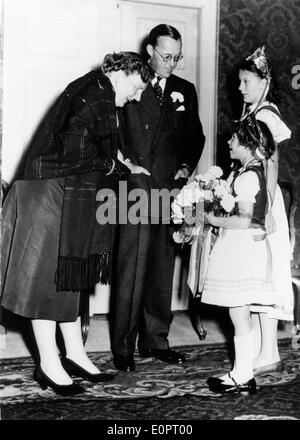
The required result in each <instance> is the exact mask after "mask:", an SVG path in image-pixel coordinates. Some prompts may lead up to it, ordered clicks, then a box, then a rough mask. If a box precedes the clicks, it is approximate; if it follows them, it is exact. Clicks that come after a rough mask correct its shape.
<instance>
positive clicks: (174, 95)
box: [171, 92, 184, 102]
mask: <svg viewBox="0 0 300 440" xmlns="http://www.w3.org/2000/svg"><path fill="white" fill-rule="evenodd" d="M171 98H172V100H173V102H176V101H179V102H184V96H183V94H182V93H180V92H172V93H171Z"/></svg>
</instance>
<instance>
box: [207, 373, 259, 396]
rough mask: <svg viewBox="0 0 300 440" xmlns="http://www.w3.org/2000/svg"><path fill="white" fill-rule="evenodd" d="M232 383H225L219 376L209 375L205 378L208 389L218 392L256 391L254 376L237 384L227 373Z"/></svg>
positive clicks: (250, 392)
mask: <svg viewBox="0 0 300 440" xmlns="http://www.w3.org/2000/svg"><path fill="white" fill-rule="evenodd" d="M229 377H230V379H231V380H232V382H233V383H232V384H226V383H224V381H223V380H222V379H220V378H219V377H209V378H208V379H207V385H208V387H209V390H210V391H213V392H214V393H218V394H234V393H239V394H243V395H246V396H248V395H251V394H254V393H255V392H256V382H255V379H254V377H253V378H252V379H250V380H248V382H245V383H242V384H238V383H237V382H236V381H235V380H234V378H233V377H232V376H231V375H230V374H229Z"/></svg>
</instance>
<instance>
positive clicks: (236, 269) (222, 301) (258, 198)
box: [202, 114, 276, 394]
mask: <svg viewBox="0 0 300 440" xmlns="http://www.w3.org/2000/svg"><path fill="white" fill-rule="evenodd" d="M228 143H229V148H230V157H231V158H232V159H235V160H238V161H239V162H241V164H242V167H241V168H240V169H238V170H236V171H234V172H232V173H231V175H230V176H229V178H228V182H229V184H230V185H231V190H232V194H233V195H234V196H235V197H236V210H235V212H234V214H233V215H230V216H229V217H216V216H214V215H213V214H212V213H209V214H207V215H206V217H205V218H206V222H207V223H209V224H211V225H212V226H216V227H221V228H224V231H223V233H222V234H221V235H220V236H219V237H218V239H217V241H216V243H215V245H214V247H213V249H212V252H211V255H210V260H209V264H208V269H207V275H206V279H205V283H204V289H203V293H202V302H204V303H207V304H214V305H217V306H222V307H228V308H229V314H230V318H231V320H232V323H233V325H234V330H235V336H234V347H235V363H234V368H233V370H232V371H231V372H230V373H229V374H225V375H224V376H222V377H220V378H218V377H210V378H209V379H208V381H207V383H208V385H209V388H210V390H211V391H214V392H218V393H222V392H226V393H235V392H243V393H248V394H252V393H254V392H255V390H256V382H255V379H254V377H253V346H254V332H253V329H252V324H251V319H250V311H251V306H252V305H254V304H259V305H264V306H268V307H274V305H275V301H276V290H275V283H274V280H273V278H272V258H271V253H270V248H269V243H268V238H267V234H266V231H265V226H264V225H265V213H266V209H267V204H268V196H267V186H266V179H265V175H264V169H263V160H267V159H268V158H269V157H270V156H271V155H272V154H273V153H274V150H275V144H274V141H273V138H272V135H271V133H270V131H269V129H268V127H267V126H266V125H265V124H264V123H262V122H258V121H257V120H256V119H255V117H254V115H253V114H252V115H250V116H248V117H246V118H245V120H244V121H243V122H241V123H239V125H238V127H237V129H236V130H235V132H234V134H233V135H232V137H231V139H230V140H229V142H228Z"/></svg>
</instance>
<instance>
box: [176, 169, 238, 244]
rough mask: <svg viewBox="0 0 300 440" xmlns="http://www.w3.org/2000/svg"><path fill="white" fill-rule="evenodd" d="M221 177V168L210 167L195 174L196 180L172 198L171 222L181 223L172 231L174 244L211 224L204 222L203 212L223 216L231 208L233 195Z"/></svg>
mask: <svg viewBox="0 0 300 440" xmlns="http://www.w3.org/2000/svg"><path fill="white" fill-rule="evenodd" d="M222 176H223V171H222V169H221V168H220V167H218V166H212V167H210V168H209V170H208V171H207V172H206V173H205V174H198V175H197V176H195V180H194V181H192V182H190V183H188V184H187V185H185V186H184V187H183V188H182V189H181V191H180V193H179V194H178V195H177V197H176V198H175V199H174V201H173V202H172V205H171V208H172V214H171V217H172V220H173V223H174V224H180V225H181V226H180V228H179V230H178V231H176V232H174V234H173V239H174V241H175V242H176V243H185V242H188V241H190V238H191V236H193V235H199V234H201V233H203V232H205V228H209V227H210V226H209V225H208V226H206V225H204V214H205V213H208V212H213V213H214V215H216V216H225V215H229V214H231V213H232V212H233V211H234V209H235V197H234V196H233V195H232V194H231V190H230V186H229V185H228V183H227V181H226V180H224V179H221V177H222Z"/></svg>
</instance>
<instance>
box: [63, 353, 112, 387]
mask: <svg viewBox="0 0 300 440" xmlns="http://www.w3.org/2000/svg"><path fill="white" fill-rule="evenodd" d="M61 363H62V366H63V367H64V369H65V370H66V372H67V373H68V374H69V375H70V376H78V377H82V378H83V379H85V380H88V381H89V382H92V383H97V382H108V381H109V380H112V379H113V378H114V375H113V374H108V373H94V374H93V373H89V372H88V371H87V370H85V369H84V368H82V367H80V365H78V364H76V362H74V361H72V360H71V359H68V358H64V359H62V361H61Z"/></svg>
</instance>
